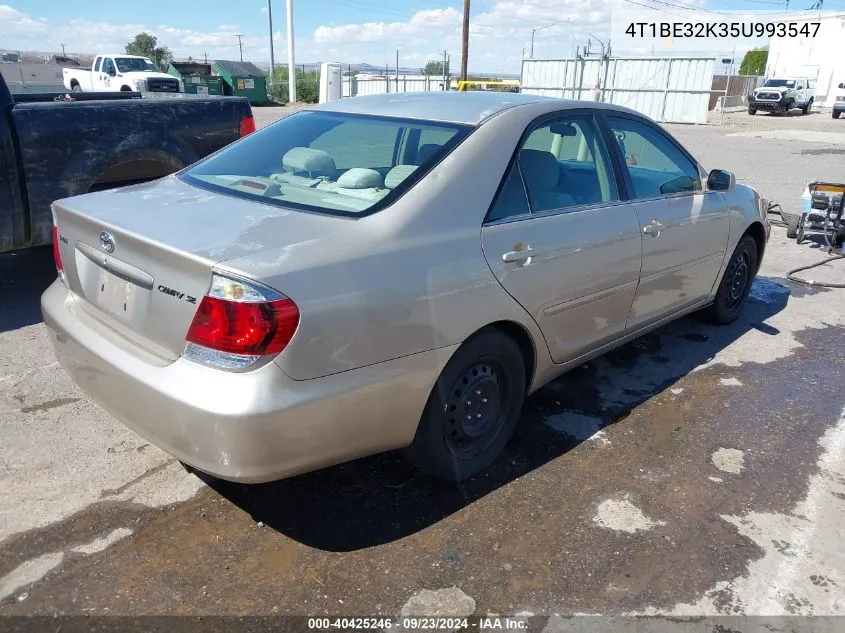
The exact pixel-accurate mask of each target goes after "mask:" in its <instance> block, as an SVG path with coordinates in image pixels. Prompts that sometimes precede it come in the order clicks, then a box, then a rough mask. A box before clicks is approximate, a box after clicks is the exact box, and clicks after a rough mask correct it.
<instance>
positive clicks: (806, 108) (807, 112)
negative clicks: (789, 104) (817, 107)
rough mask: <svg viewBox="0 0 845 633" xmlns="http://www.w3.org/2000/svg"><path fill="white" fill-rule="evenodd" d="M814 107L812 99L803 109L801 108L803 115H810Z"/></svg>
mask: <svg viewBox="0 0 845 633" xmlns="http://www.w3.org/2000/svg"><path fill="white" fill-rule="evenodd" d="M812 107H813V100H812V99H810V100H809V101H808V102H807V105H805V106H804V107H803V108H801V114H810V108H812Z"/></svg>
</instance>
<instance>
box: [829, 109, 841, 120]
mask: <svg viewBox="0 0 845 633" xmlns="http://www.w3.org/2000/svg"><path fill="white" fill-rule="evenodd" d="M840 114H842V113H841V112H837V111H836V110H834V111H833V112H831V116H833V118H834V119H838V118H839V115H840Z"/></svg>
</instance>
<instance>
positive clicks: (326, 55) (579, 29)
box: [0, 0, 750, 73]
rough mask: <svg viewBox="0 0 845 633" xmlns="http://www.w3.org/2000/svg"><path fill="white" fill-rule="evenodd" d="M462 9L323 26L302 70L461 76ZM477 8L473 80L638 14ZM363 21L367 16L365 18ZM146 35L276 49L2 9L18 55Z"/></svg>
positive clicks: (223, 33) (208, 49)
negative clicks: (441, 69)
mask: <svg viewBox="0 0 845 633" xmlns="http://www.w3.org/2000/svg"><path fill="white" fill-rule="evenodd" d="M2 1H3V0H0V2H2ZM686 1H687V3H690V4H693V3H695V4H697V5H704V3H705V0H686ZM455 4H456V7H441V8H433V9H427V10H422V11H417V12H415V13H413V14H412V15H410V16H409V17H408V19H406V20H398V19H397V20H389V21H377V20H362V21H361V22H359V23H353V24H339V25H338V24H323V25H321V26H318V27H317V28H316V29H315V30H314V31H313V32H312V33H305V34H304V32H303V31H302V30H300V31H299V33H300V35H303V34H304V35H305V36H304V37H299V38H297V40H296V59H297V61H298V62H319V61H326V60H337V61H340V62H342V63H359V62H369V63H372V64H375V65H380V64H383V63H385V62H386V61H387V62H388V63H390V64H391V65H392V64H393V60H394V55H395V51H396V50H397V49H399V64H400V66H406V67H411V68H414V67H417V66H422V65H424V63H425V61H426V60H429V59H442V56H443V51H444V50H446V51H448V52H449V54H450V56H451V63H452V68H453V69H457V68H459V67H460V50H461V39H460V38H461V10H460V7H457V5H458V4H459V3H457V2H456V3H455ZM262 5H263V6H261V7H260V11H261V13H266V11H267V6H266V3H263V2H262ZM253 6H254V5H253ZM476 6H477V8H476V9H475V11H474V13H473V15H472V21H471V31H470V60H469V67H470V70H474V71H477V72H508V73H518V72H519V70H520V65H521V59H522V56H523V51H524V54H526V55H527V54H528V51H529V50H530V48H531V34H532V29H537V28H538V27H544V28H542V29H540V30H537V31H536V33H535V37H534V54H535V57H538V58H542V57H545V58H549V57H552V58H554V57H569V56H571V55H572V53H573V49H574V47H575V46H576V45H578V46H583V45H584V44H585V43H586V41H587V38H588V34H590V33H592V34H594V35H596V36H598V37H600V38H602V39H603V40H605V41H606V40H607V38H608V36H609V34H610V32H611V15H612V13H611V12H613V14H614V15H619V14H618V11H620V10H628V11H630V10H631V9H636V8H637V7H636V6H634V5H632V4H631V3H629V2H626V1H625V0H530V1H529V0H490V1H488V2H484V3H478V4H477V5H476ZM672 11H673V12H674V11H675V10H674V9H672ZM361 15H362V16H363V15H366V12H365V11H364V10H363V9H362V10H361ZM701 15H704V16H708V17H709V18H710V19H713V20H717V19H720V18H722V17H724V16H720V15H719V14H716V13H706V14H704V13H699V16H701ZM655 16H659V17H660V18H662V19H663V20H667V19H675V20H678V19H679V18H672V16H670V15H668V14H666V13H653V12H652V14H651V16H650V17H652V18H653V17H655ZM242 28H243V30H241V29H242ZM142 31H146V32H149V33H152V34H154V35H156V36H157V37H158V38H159V41H160V42H161V44H163V45H165V46H168V47H170V48H171V50H173V52H174V53H175V54H176V56H177V57H180V58H182V57H188V56H192V57H194V58H201V57H202V56H203V55H204V54H206V53H207V54H208V56H209V57H210V58H214V59H238V56H239V49H238V40H237V38H236V37H235V34H236V33H238V32H241V33H245V36H244V37H243V54H244V59H249V60H252V61H256V62H268V61H269V59H270V50H269V48H270V40H269V34H264V31H265V29H261V30H259V31H257V32H258V33H261V35H255V34H252V35H251V34H250V33H249V28H248V27H241V26H238V25H232V24H221V25H219V26H218V27H217V28H216V29H213V30H211V31H198V30H194V29H191V28H183V27H180V26H173V25H159V26H154V25H151V24H140V23H139V24H113V23H109V22H102V21H96V20H88V19H82V18H77V19H73V20H68V21H64V22H62V21H53V20H45V19H42V18H34V17H32V16H30V15H27V14H26V13H23V12H21V11H18V10H16V9H13V8H11V7H9V6H6V5H0V42H2V46H5V47H12V48H14V49H18V50H38V51H45V52H53V51H57V50H61V46H60V44H61V43H65V44H68V47H67V49H68V52H69V53H96V52H100V51H109V50H111V51H118V50H123V48H124V46H125V45H126V44H127V43H128V42H129V41H131V40H132V38H134V36H135V35H136V34H137V33H140V32H142ZM273 43H274V47H275V52H276V56H277V61H278V62H279V63H282V62H283V60H284V59H285V57H286V52H287V46H286V41H285V38H284V29H282V30H281V31H275V32H274V33H273ZM612 43H613V50H614V52H616V53H626V52H627V53H634V52H638V53H640V54H648V53H649V52H650V50H652V48H653V49H654V51H655V52H656V53H658V54H668V53H672V52H675V51H677V52H685V53H690V52H695V53H708V54H714V55H716V56H726V55H729V54H730V51H731V48H732V47H733V45H734V44H736V46H737V56H738V57H739V54H740V52H741V51H743V50H744V49H746V48H749V47H750V44H749V42H743V41H735V42H734V41H731V40H728V39H723V40H718V41H715V42H714V41H706V42H705V41H701V40H699V41H696V42H692V43H691V44H689V45H684V46H681V45H682V44H683V43H681V42H679V41H678V40H675V43H674V44H673V47H672V48H671V50H668V49H666V48H665V47H664V46H662V42H661V41H659V40H658V41H656V43H655V42H652V41H647V40H645V39H636V40H631V39H630V38H622V37H617V36H616V35H614V37H613V41H612ZM594 44H595V43H594ZM691 47H692V48H691ZM597 48H598V46H597V45H596V50H597ZM713 51H715V53H713Z"/></svg>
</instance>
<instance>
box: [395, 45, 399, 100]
mask: <svg viewBox="0 0 845 633" xmlns="http://www.w3.org/2000/svg"><path fill="white" fill-rule="evenodd" d="M396 92H399V49H398V48H397V49H396Z"/></svg>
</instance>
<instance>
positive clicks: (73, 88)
mask: <svg viewBox="0 0 845 633" xmlns="http://www.w3.org/2000/svg"><path fill="white" fill-rule="evenodd" d="M70 89H71V90H72V91H73V92H82V88H80V86H79V84H73V85H72V86H71V87H70Z"/></svg>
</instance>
